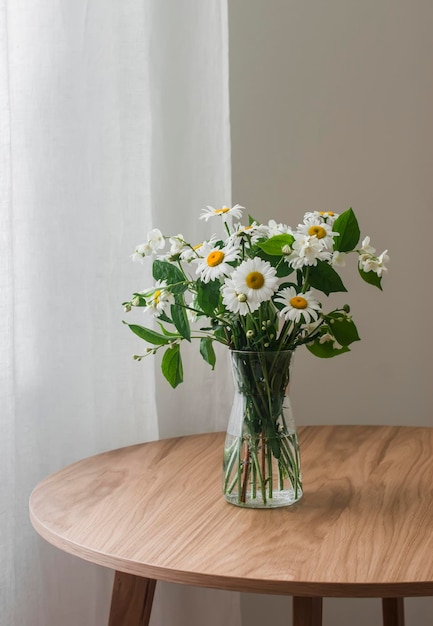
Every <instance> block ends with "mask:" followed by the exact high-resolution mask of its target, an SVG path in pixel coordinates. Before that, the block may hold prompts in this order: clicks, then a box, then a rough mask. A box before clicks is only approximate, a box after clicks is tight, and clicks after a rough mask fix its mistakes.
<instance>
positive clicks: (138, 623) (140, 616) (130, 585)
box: [108, 572, 156, 626]
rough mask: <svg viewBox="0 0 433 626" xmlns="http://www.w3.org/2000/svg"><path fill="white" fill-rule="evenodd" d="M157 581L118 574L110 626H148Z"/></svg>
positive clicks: (112, 601)
mask: <svg viewBox="0 0 433 626" xmlns="http://www.w3.org/2000/svg"><path fill="white" fill-rule="evenodd" d="M155 586H156V580H152V579H151V578H142V577H141V576H134V575H132V574H124V573H123V572H116V573H115V576H114V584H113V594H112V596H111V609H110V618H109V620H108V626H148V624H149V620H150V613H151V611H152V602H153V595H154V593H155Z"/></svg>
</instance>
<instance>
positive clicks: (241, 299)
mask: <svg viewBox="0 0 433 626" xmlns="http://www.w3.org/2000/svg"><path fill="white" fill-rule="evenodd" d="M237 299H238V300H239V302H246V301H247V296H246V294H244V293H238V295H237Z"/></svg>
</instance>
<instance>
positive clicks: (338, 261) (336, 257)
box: [331, 250, 347, 267]
mask: <svg viewBox="0 0 433 626" xmlns="http://www.w3.org/2000/svg"><path fill="white" fill-rule="evenodd" d="M346 256H347V255H346V254H345V253H344V252H339V251H338V250H335V251H334V252H333V253H332V259H331V264H332V265H334V266H335V267H346Z"/></svg>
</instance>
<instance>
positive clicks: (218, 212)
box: [215, 206, 230, 215]
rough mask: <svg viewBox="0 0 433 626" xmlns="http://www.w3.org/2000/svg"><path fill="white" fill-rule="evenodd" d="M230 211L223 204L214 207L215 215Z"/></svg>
mask: <svg viewBox="0 0 433 626" xmlns="http://www.w3.org/2000/svg"><path fill="white" fill-rule="evenodd" d="M229 211H230V209H229V207H228V206H223V207H222V208H221V209H215V213H216V215H221V214H222V213H228V212H229Z"/></svg>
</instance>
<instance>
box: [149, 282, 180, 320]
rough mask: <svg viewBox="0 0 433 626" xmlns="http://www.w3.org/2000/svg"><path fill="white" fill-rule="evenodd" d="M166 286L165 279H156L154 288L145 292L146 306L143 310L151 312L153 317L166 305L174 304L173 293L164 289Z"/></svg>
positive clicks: (162, 311) (164, 308) (165, 307)
mask: <svg viewBox="0 0 433 626" xmlns="http://www.w3.org/2000/svg"><path fill="white" fill-rule="evenodd" d="M166 286H167V285H166V282H165V281H161V280H158V281H156V283H155V288H154V289H153V290H152V291H151V292H148V293H146V294H145V297H146V307H145V309H144V310H145V311H149V312H151V313H153V315H154V317H159V316H160V315H161V313H164V312H165V310H166V309H167V307H169V306H170V305H172V304H174V297H173V294H172V293H170V292H169V291H167V289H165V287H166Z"/></svg>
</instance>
